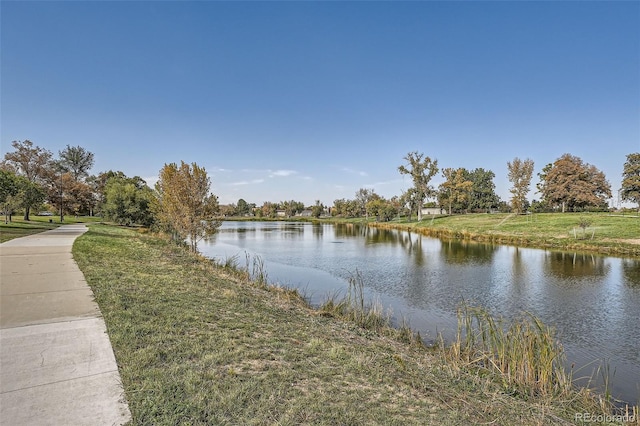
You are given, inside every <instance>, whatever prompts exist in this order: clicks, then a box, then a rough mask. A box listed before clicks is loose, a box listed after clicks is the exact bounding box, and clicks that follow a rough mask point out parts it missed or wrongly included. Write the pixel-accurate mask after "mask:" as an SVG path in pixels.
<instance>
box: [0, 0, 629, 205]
mask: <svg viewBox="0 0 640 426" xmlns="http://www.w3.org/2000/svg"><path fill="white" fill-rule="evenodd" d="M0 17H1V42H0V43H1V58H0V59H1V70H0V71H1V97H0V102H1V111H0V114H1V115H0V118H1V122H0V124H1V130H0V138H1V144H2V154H3V155H4V153H5V152H7V150H11V146H10V143H11V141H13V140H24V139H30V140H31V141H33V142H34V143H35V144H37V145H39V146H41V147H44V148H47V149H49V150H51V151H53V152H54V153H57V152H58V151H59V150H61V149H63V148H64V147H65V146H66V145H67V144H69V145H74V146H75V145H81V146H83V147H85V148H87V149H88V150H90V151H92V152H93V153H94V154H95V158H96V164H95V167H94V169H93V172H94V173H98V172H101V171H106V170H109V169H112V170H121V171H123V172H124V173H126V174H127V175H130V176H134V175H139V176H142V177H144V178H145V179H147V180H148V181H149V182H150V183H153V182H154V181H155V179H156V178H157V175H158V171H159V170H160V168H161V167H162V166H163V165H164V164H165V163H170V162H180V160H184V161H186V162H196V163H198V164H199V165H201V166H204V167H205V168H206V169H207V171H208V172H209V175H210V177H211V179H212V190H213V192H214V193H215V194H216V195H218V196H219V198H220V201H221V202H222V203H230V202H237V200H238V199H239V198H243V199H245V200H246V201H247V202H254V203H256V204H258V205H261V204H262V203H263V202H264V201H282V200H286V199H295V200H299V201H303V202H305V203H307V204H311V203H313V201H314V200H316V199H320V200H321V201H322V202H324V203H325V204H332V203H333V200H335V199H337V198H353V197H354V194H355V192H356V191H357V190H358V189H359V188H362V187H367V188H373V189H375V191H376V192H377V193H379V194H381V195H383V196H385V197H391V196H393V195H399V194H400V193H401V191H402V189H405V188H407V187H409V186H410V184H411V182H410V180H409V179H408V178H406V177H405V178H403V177H402V176H401V175H400V174H399V173H398V171H397V168H398V166H399V165H401V164H403V162H404V161H403V157H404V156H405V155H406V154H407V153H408V152H410V151H419V152H423V153H425V154H426V155H428V156H430V157H432V158H436V159H437V160H438V162H439V165H440V166H441V167H466V168H467V169H475V168H477V167H483V168H485V169H489V170H492V171H493V172H494V173H495V174H496V179H495V183H496V187H497V192H498V194H499V195H500V196H501V197H502V198H503V199H508V197H509V194H508V188H509V182H508V180H507V162H508V161H510V160H512V159H513V158H515V157H520V158H522V159H525V158H531V159H532V160H534V162H535V173H538V172H539V171H540V170H541V169H542V167H543V166H544V165H546V164H547V163H551V162H553V161H554V160H555V159H557V158H558V157H560V156H561V155H562V154H564V153H571V154H573V155H577V156H578V157H580V158H582V159H583V160H584V161H585V162H587V163H590V164H593V165H595V166H596V167H598V168H599V169H600V170H602V171H603V172H604V173H605V174H606V175H607V177H608V179H609V182H610V183H611V185H612V189H613V191H614V192H616V191H617V189H618V188H619V187H620V182H621V173H622V167H623V164H624V161H625V156H626V155H627V154H629V153H631V152H638V151H640V2H637V1H602V2H577V1H571V2H560V1H546V2H518V1H512V2H501V1H497V2H426V1H425V2H207V1H198V2H177V1H172V2H153V1H148V2H147V1H141V2H110V1H103V2H89V1H86V2H75V1H72V2H58V1H53V2H12V1H2V2H1V3H0ZM441 181H442V178H441V177H440V175H438V177H437V178H435V179H434V181H433V182H434V184H438V183H440V182H441ZM536 182H537V176H535V177H534V182H533V184H534V185H532V186H535V183H536ZM534 189H535V188H533V190H532V192H531V193H530V198H539V197H538V196H537V195H536V194H534Z"/></svg>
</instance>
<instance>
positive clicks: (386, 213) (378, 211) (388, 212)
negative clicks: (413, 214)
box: [367, 195, 398, 222]
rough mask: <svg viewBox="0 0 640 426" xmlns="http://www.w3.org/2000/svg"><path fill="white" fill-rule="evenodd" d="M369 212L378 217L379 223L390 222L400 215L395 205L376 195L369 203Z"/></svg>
mask: <svg viewBox="0 0 640 426" xmlns="http://www.w3.org/2000/svg"><path fill="white" fill-rule="evenodd" d="M367 211H368V212H369V213H370V214H371V215H373V216H375V217H376V220H377V221H382V222H388V221H390V220H391V219H393V217H394V216H395V215H396V214H398V210H397V209H396V208H395V207H394V205H393V204H392V203H391V202H390V201H388V200H385V199H384V198H383V197H380V196H378V195H376V196H375V197H372V198H371V200H369V202H368V203H367Z"/></svg>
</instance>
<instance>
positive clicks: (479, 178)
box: [468, 168, 500, 211]
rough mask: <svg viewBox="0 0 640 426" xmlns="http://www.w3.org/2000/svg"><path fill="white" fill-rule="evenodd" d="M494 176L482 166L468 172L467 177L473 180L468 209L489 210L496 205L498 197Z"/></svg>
mask: <svg viewBox="0 0 640 426" xmlns="http://www.w3.org/2000/svg"><path fill="white" fill-rule="evenodd" d="M495 177H496V175H495V173H493V172H492V171H491V170H485V169H483V168H478V169H475V170H473V171H472V172H471V173H469V176H468V179H469V180H470V181H471V182H473V186H472V187H471V199H470V200H469V210H471V211H474V210H475V211H478V210H482V211H489V210H491V209H495V208H497V207H498V205H499V204H500V197H499V196H498V194H496V185H495V184H494V183H493V179H494V178H495Z"/></svg>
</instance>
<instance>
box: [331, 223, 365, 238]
mask: <svg viewBox="0 0 640 426" xmlns="http://www.w3.org/2000/svg"><path fill="white" fill-rule="evenodd" d="M366 228H367V227H366V226H362V225H358V224H355V223H337V224H335V233H336V237H361V236H364V235H365V232H366Z"/></svg>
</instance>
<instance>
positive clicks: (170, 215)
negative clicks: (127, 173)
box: [156, 161, 221, 252]
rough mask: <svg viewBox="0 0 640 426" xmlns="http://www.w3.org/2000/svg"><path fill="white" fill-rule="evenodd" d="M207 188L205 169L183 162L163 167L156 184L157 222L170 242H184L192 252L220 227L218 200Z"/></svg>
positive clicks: (208, 184) (208, 187) (208, 182)
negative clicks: (170, 233)
mask: <svg viewBox="0 0 640 426" xmlns="http://www.w3.org/2000/svg"><path fill="white" fill-rule="evenodd" d="M210 187H211V181H210V180H209V177H208V176H207V172H206V170H205V169H204V168H202V167H200V166H198V165H197V164H196V163H192V164H191V165H189V164H187V163H185V162H184V161H181V164H180V166H178V165H177V164H175V163H171V164H165V165H164V167H163V168H162V169H161V170H160V176H159V179H158V183H157V184H156V192H157V196H158V206H157V208H158V219H159V220H160V222H161V223H162V224H163V225H164V226H165V227H166V228H168V229H169V230H171V231H172V234H173V237H174V239H179V240H180V241H184V240H185V239H188V240H189V244H190V247H191V250H192V251H194V252H195V251H197V249H198V241H200V240H201V239H202V238H204V237H205V236H208V235H212V234H214V233H215V232H216V231H217V229H218V227H219V226H220V224H221V222H220V220H218V219H217V218H216V214H217V213H218V198H217V197H216V196H215V195H213V194H211V193H210V191H209V189H210Z"/></svg>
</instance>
